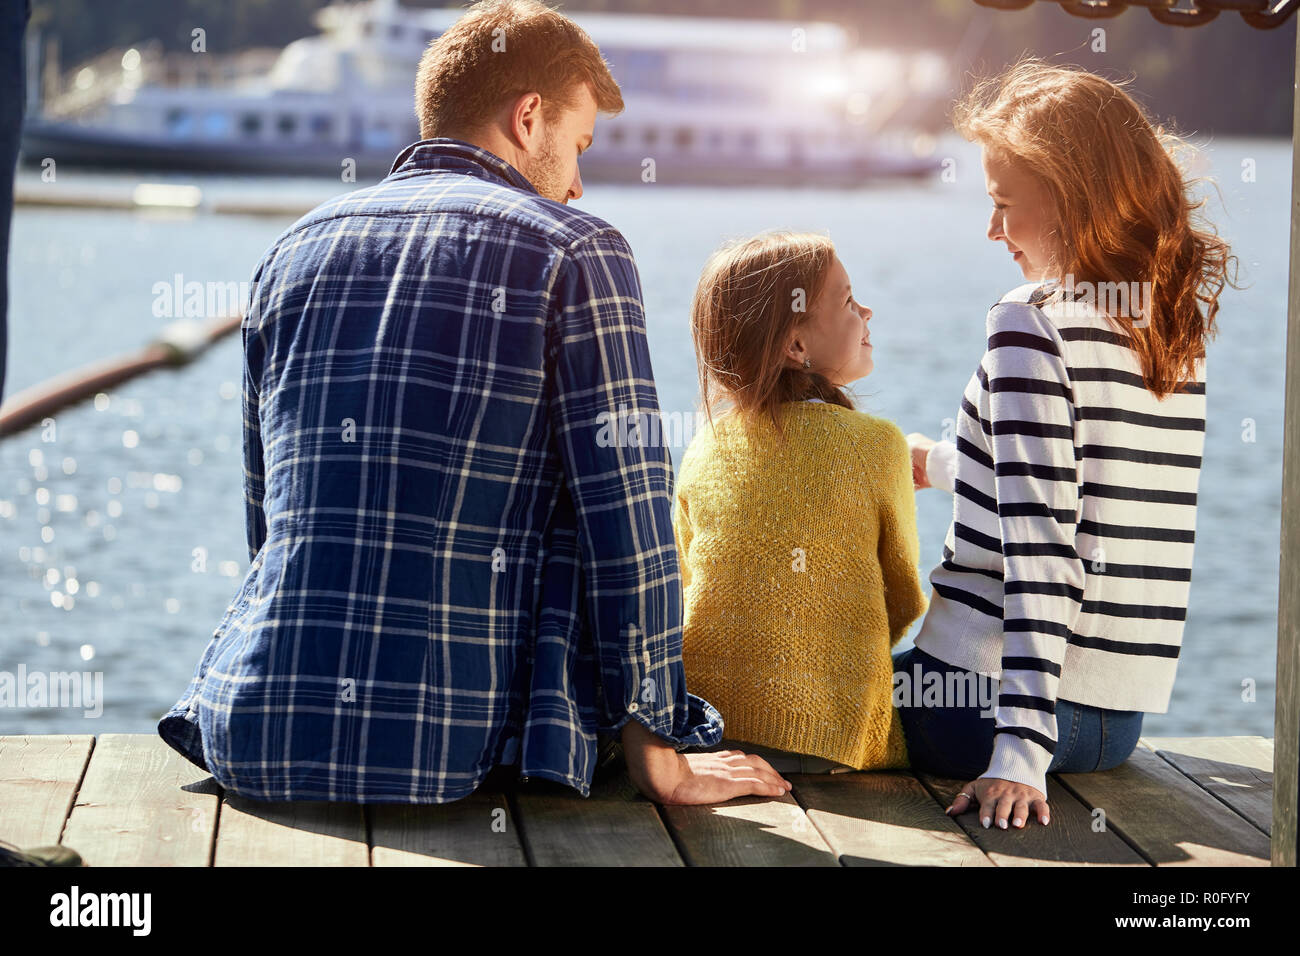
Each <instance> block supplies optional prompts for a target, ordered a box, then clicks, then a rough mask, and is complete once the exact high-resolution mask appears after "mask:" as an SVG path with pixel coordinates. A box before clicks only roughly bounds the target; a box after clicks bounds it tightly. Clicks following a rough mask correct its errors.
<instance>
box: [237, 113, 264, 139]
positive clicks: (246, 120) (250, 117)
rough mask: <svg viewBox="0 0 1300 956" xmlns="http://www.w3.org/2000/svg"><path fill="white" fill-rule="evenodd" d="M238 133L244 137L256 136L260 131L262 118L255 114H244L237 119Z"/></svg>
mask: <svg viewBox="0 0 1300 956" xmlns="http://www.w3.org/2000/svg"><path fill="white" fill-rule="evenodd" d="M239 131H240V132H241V133H243V134H244V135H245V136H256V135H257V134H258V133H260V132H261V131H262V117H260V116H258V115H257V114H256V113H245V114H244V115H243V116H241V117H240V118H239Z"/></svg>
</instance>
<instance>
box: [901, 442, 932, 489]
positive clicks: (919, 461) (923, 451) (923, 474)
mask: <svg viewBox="0 0 1300 956" xmlns="http://www.w3.org/2000/svg"><path fill="white" fill-rule="evenodd" d="M935 444H936V442H935V440H934V439H933V438H926V437H925V436H924V435H922V434H921V433H920V432H912V434H910V435H908V436H907V447H908V448H910V449H911V450H912V487H914V488H915V489H916V490H918V491H920V490H921V489H922V488H929V487H930V475H929V473H928V472H927V471H926V470H925V461H926V458H927V457H928V456H929V454H930V449H931V448H933V447H934V446H935Z"/></svg>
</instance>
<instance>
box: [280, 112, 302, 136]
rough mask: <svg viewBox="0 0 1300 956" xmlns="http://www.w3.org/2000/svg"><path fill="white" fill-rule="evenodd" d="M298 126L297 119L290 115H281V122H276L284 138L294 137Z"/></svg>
mask: <svg viewBox="0 0 1300 956" xmlns="http://www.w3.org/2000/svg"><path fill="white" fill-rule="evenodd" d="M297 125H298V121H297V118H296V117H293V116H290V115H289V114H288V113H281V114H280V118H279V120H277V121H276V124H275V128H276V129H277V130H279V132H280V135H282V136H292V135H293V131H294V128H295V127H297Z"/></svg>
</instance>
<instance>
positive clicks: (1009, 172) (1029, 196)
mask: <svg viewBox="0 0 1300 956" xmlns="http://www.w3.org/2000/svg"><path fill="white" fill-rule="evenodd" d="M982 160H983V163H984V183H985V187H986V188H987V189H988V192H989V198H990V199H992V200H993V215H992V216H991V217H990V218H989V231H988V237H989V238H990V239H992V240H993V241H994V242H1005V243H1006V244H1007V251H1008V252H1010V253H1012V258H1013V259H1014V260H1015V262H1016V264H1017V265H1019V266H1020V271H1021V272H1022V273H1024V276H1025V278H1026V279H1028V280H1029V281H1030V282H1039V281H1042V280H1044V279H1051V278H1060V276H1053V275H1049V273H1051V272H1052V271H1054V270H1053V266H1052V254H1053V252H1058V253H1059V249H1058V247H1057V245H1056V243H1057V238H1056V236H1055V235H1054V231H1055V230H1054V228H1053V223H1052V221H1051V220H1052V199H1051V195H1050V194H1049V193H1048V191H1047V187H1046V186H1044V185H1043V184H1042V183H1041V182H1040V181H1039V180H1038V178H1037V177H1035V176H1033V175H1032V174H1030V173H1029V171H1028V170H1026V169H1025V168H1024V167H1023V166H1021V165H1020V164H1018V163H1015V162H1013V161H1011V160H1010V159H1009V158H1007V157H1005V156H1004V155H1002V154H1000V153H995V152H991V151H990V150H988V149H987V148H985V149H984V151H983V156H982ZM1057 261H1058V262H1059V257H1058V260H1057Z"/></svg>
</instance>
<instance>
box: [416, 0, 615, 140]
mask: <svg viewBox="0 0 1300 956" xmlns="http://www.w3.org/2000/svg"><path fill="white" fill-rule="evenodd" d="M582 83H587V84H588V85H589V86H590V87H591V92H592V96H593V97H594V98H595V100H596V109H597V110H598V111H599V112H602V113H618V112H620V111H621V110H622V109H623V94H622V92H620V90H619V88H618V84H617V83H616V82H615V81H614V77H613V76H612V75H610V72H609V65H608V64H607V63H606V62H605V59H604V57H602V56H601V54H600V50H599V49H597V47H596V44H595V43H593V42H592V40H591V37H589V36H588V35H587V33H586V31H584V30H583V29H582V28H581V27H579V26H578V25H577V24H576V23H574V22H573V21H572V20H570V19H569V18H568V17H566V16H564V15H563V14H561V13H560V12H559V11H557V10H554V9H552V8H551V7H548V6H546V5H545V4H543V3H539V2H537V0H483V2H480V3H476V4H474V5H473V6H472V7H470V8H469V9H468V10H467V11H466V13H465V15H464V16H463V17H461V18H460V19H459V20H457V21H456V22H455V23H454V24H452V26H451V27H450V28H449V29H448V30H447V32H446V33H444V34H443V35H442V36H440V37H438V39H436V40H434V41H433V43H431V44H430V45H429V49H428V50H426V51H425V53H424V57H423V59H421V60H420V71H419V74H418V75H417V76H416V80H415V114H416V116H417V117H419V120H420V137H421V138H422V139H432V138H434V137H436V136H460V135H463V134H465V133H469V132H472V131H475V130H479V129H482V128H483V127H484V126H486V125H487V124H488V123H489V122H490V121H491V120H492V118H493V117H494V116H496V114H497V113H498V111H500V110H501V109H502V108H503V107H504V106H505V105H506V103H507V102H509V101H510V100H512V99H513V98H515V97H518V96H521V95H522V94H524V93H528V92H537V93H540V94H541V96H542V115H543V116H544V117H546V119H547V120H548V121H550V120H554V119H555V117H556V116H557V115H558V114H559V112H560V111H562V110H567V109H572V108H573V107H574V106H575V105H576V104H577V97H578V88H579V86H580V84H582Z"/></svg>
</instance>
